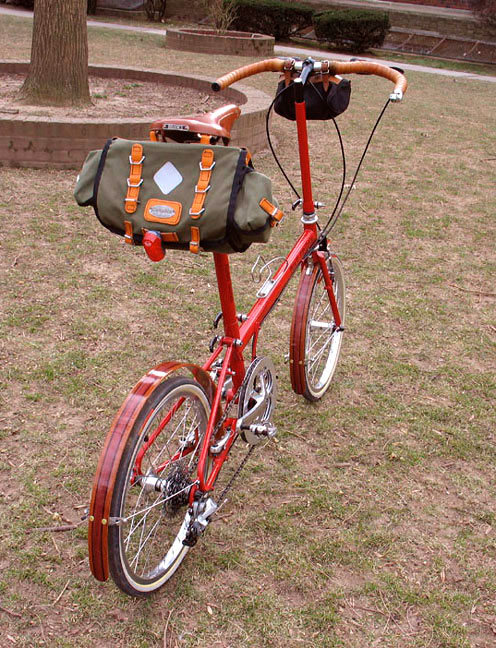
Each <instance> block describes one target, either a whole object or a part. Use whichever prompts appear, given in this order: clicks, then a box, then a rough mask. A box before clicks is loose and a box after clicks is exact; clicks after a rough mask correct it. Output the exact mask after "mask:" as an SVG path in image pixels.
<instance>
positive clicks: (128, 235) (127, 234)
mask: <svg viewBox="0 0 496 648" xmlns="http://www.w3.org/2000/svg"><path fill="white" fill-rule="evenodd" d="M124 241H125V242H126V243H127V244H128V245H134V234H133V224H132V223H131V221H128V220H125V221H124Z"/></svg>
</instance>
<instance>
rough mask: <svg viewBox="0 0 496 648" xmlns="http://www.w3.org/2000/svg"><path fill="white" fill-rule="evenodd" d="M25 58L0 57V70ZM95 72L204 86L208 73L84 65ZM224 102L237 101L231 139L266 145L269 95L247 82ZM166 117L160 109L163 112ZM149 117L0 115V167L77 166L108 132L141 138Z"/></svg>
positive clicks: (18, 68) (22, 66)
mask: <svg viewBox="0 0 496 648" xmlns="http://www.w3.org/2000/svg"><path fill="white" fill-rule="evenodd" d="M28 66H29V63H25V62H15V61H0V72H5V73H9V72H10V73H13V74H23V73H25V72H27V69H28ZM89 70H90V74H93V75H95V76H102V77H110V78H119V79H125V78H127V79H140V80H144V81H155V82H156V83H166V84H168V85H176V86H177V85H179V86H185V87H191V88H196V89H198V90H201V91H202V92H209V91H210V83H211V80H210V79H206V78H201V77H192V76H180V75H175V74H166V73H161V72H155V71H151V70H139V69H131V68H125V69H122V68H118V67H113V66H90V67H89ZM224 98H225V99H226V103H229V102H234V103H238V104H240V105H242V114H241V117H240V118H239V119H238V120H237V121H236V123H235V125H234V127H233V130H232V143H233V144H234V145H236V146H246V147H247V148H249V149H250V150H251V151H252V152H255V151H258V150H261V149H263V148H265V147H266V145H267V142H266V135H265V113H266V111H267V108H268V107H269V104H270V102H271V100H272V97H269V96H268V95H266V94H265V93H264V92H261V91H260V90H257V89H255V88H251V87H244V88H243V91H240V90H239V89H235V88H227V90H225V91H224ZM164 117H166V115H164ZM150 121H151V120H149V119H107V120H105V119H102V120H96V119H86V120H84V119H61V120H60V121H53V120H52V121H47V120H45V119H44V118H43V117H29V118H27V119H25V118H23V117H22V116H19V115H12V116H5V117H3V116H2V117H0V167H2V166H12V167H31V168H52V169H79V168H81V165H82V163H83V162H84V159H85V157H86V155H87V153H88V151H91V150H92V149H99V148H102V146H103V144H105V141H106V140H107V139H108V138H109V137H123V138H125V139H133V140H146V139H148V135H149V128H150Z"/></svg>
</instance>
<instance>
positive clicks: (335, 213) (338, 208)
mask: <svg viewBox="0 0 496 648" xmlns="http://www.w3.org/2000/svg"><path fill="white" fill-rule="evenodd" d="M310 87H312V88H313V89H314V91H315V92H316V93H317V95H318V96H319V98H320V100H321V101H322V102H324V103H325V99H324V97H322V95H321V94H320V92H319V91H318V89H317V88H316V87H315V86H314V84H313V83H310ZM290 88H291V85H288V86H286V87H284V88H282V89H281V90H280V91H279V92H278V93H277V94H276V96H275V97H274V99H273V100H272V102H271V104H270V106H269V109H268V111H267V113H266V116H265V132H266V134H267V142H268V145H269V149H270V152H271V153H272V156H273V158H274V160H275V162H276V164H277V166H278V167H279V169H280V171H281V173H282V175H283V176H284V178H285V180H286V182H287V183H288V185H289V186H290V187H291V189H292V190H293V192H294V194H295V195H296V197H297V199H298V200H301V196H300V194H299V192H298V191H297V190H296V188H295V186H294V185H293V183H292V182H291V180H290V179H289V177H288V175H287V173H286V171H285V170H284V168H283V166H282V164H281V163H280V161H279V158H278V157H277V154H276V152H275V149H274V146H273V144H272V139H271V137H270V125H269V122H270V114H271V112H272V109H273V108H274V104H275V102H276V101H277V99H278V98H279V97H280V96H281V95H282V94H283V93H284V92H286V91H287V90H289V89H290ZM390 103H391V100H390V99H388V100H387V101H386V103H385V105H384V107H383V108H382V110H381V112H380V113H379V116H378V117H377V120H376V122H375V124H374V126H373V128H372V130H371V132H370V135H369V138H368V140H367V143H366V145H365V148H364V150H363V153H362V155H361V157H360V160H359V162H358V165H357V168H356V170H355V173H354V175H353V179H352V181H351V184H350V186H349V187H348V191H347V193H346V195H345V197H344V199H343V201H342V202H341V198H342V196H343V193H344V189H345V186H346V185H345V181H346V154H345V150H344V143H343V138H342V136H341V131H340V129H339V126H338V123H337V122H336V120H335V119H334V118H332V121H333V123H334V127H335V129H336V134H337V136H338V140H339V145H340V149H341V161H342V167H343V174H342V179H341V188H340V191H339V195H338V198H337V200H336V203H335V205H334V209H333V210H332V212H331V215H330V216H329V218H328V220H327V223H326V224H325V226H324V227H323V229H322V231H321V233H320V235H319V240H323V239H324V238H325V237H326V236H327V235H328V234H329V232H330V231H331V230H332V229H333V227H334V226H335V225H336V222H337V220H338V218H339V217H340V216H341V214H342V212H343V209H344V206H345V205H346V202H347V201H348V198H349V196H350V193H351V190H352V189H353V187H354V186H355V182H356V179H357V176H358V173H359V172H360V168H361V166H362V163H363V160H364V159H365V156H366V154H367V152H368V149H369V146H370V143H371V142H372V138H373V137H374V135H375V132H376V130H377V128H378V126H379V123H380V122H381V120H382V117H383V116H384V113H385V112H386V109H387V107H388V106H389V104H390ZM340 203H341V204H340Z"/></svg>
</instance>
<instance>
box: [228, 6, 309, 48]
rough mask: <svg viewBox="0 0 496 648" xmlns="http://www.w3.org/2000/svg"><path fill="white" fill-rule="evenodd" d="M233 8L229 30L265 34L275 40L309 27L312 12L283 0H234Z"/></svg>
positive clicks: (285, 37)
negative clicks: (234, 12) (232, 17)
mask: <svg viewBox="0 0 496 648" xmlns="http://www.w3.org/2000/svg"><path fill="white" fill-rule="evenodd" d="M234 7H235V9H236V17H235V19H234V21H233V22H232V23H231V29H237V30H240V31H247V32H258V33H260V34H267V35H269V36H274V38H275V39H276V40H284V39H287V38H289V36H291V34H294V33H295V32H297V31H299V30H301V29H303V28H304V27H310V26H311V24H312V15H313V12H314V10H313V9H312V7H309V6H308V5H305V4H299V3H297V2H283V0H234Z"/></svg>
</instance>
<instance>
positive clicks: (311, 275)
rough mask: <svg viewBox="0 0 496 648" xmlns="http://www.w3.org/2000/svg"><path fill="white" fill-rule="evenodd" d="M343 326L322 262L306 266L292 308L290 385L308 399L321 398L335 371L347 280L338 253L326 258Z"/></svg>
mask: <svg viewBox="0 0 496 648" xmlns="http://www.w3.org/2000/svg"><path fill="white" fill-rule="evenodd" d="M327 264H328V268H329V274H330V276H331V279H332V287H333V291H334V296H335V298H336V303H337V307H338V311H339V315H340V317H341V326H340V327H338V326H337V325H336V322H335V319H334V315H333V311H332V308H331V302H330V298H329V295H328V292H327V289H326V285H325V281H324V275H323V272H322V268H321V267H320V265H319V264H315V265H313V266H310V265H308V266H306V267H305V268H304V269H303V272H302V276H301V279H300V284H299V286H298V292H297V294H296V302H295V307H294V310H293V321H292V323H291V337H290V371H291V385H292V387H293V390H294V391H295V393H297V394H302V395H303V396H304V397H305V398H306V399H307V400H310V401H316V400H319V399H320V398H322V396H323V395H324V394H325V392H326V391H327V389H328V388H329V385H330V384H331V380H332V377H333V375H334V372H335V370H336V366H337V363H338V359H339V354H340V351H341V342H342V339H343V327H344V321H345V314H346V308H345V282H344V273H343V266H342V265H341V262H340V260H339V259H338V257H337V256H335V255H331V256H330V257H329V259H328V261H327Z"/></svg>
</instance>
